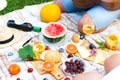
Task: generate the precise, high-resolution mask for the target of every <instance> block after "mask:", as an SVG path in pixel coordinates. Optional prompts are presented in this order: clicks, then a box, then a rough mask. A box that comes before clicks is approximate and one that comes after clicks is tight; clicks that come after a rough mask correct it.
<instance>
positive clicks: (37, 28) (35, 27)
mask: <svg viewBox="0 0 120 80" xmlns="http://www.w3.org/2000/svg"><path fill="white" fill-rule="evenodd" d="M33 30H34V31H37V32H40V31H41V28H40V27H37V26H33Z"/></svg>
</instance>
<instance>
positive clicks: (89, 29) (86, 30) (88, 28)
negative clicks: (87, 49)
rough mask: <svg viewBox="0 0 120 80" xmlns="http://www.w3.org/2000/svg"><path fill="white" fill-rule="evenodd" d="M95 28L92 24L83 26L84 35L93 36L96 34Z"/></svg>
mask: <svg viewBox="0 0 120 80" xmlns="http://www.w3.org/2000/svg"><path fill="white" fill-rule="evenodd" d="M94 30H95V29H94V26H93V25H90V24H85V25H84V26H83V32H84V34H92V33H93V32H94Z"/></svg>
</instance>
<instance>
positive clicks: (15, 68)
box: [8, 64, 21, 75]
mask: <svg viewBox="0 0 120 80" xmlns="http://www.w3.org/2000/svg"><path fill="white" fill-rule="evenodd" d="M8 70H9V73H10V74H12V75H17V74H18V73H19V72H20V71H21V69H20V66H19V65H18V64H11V65H10V66H9V69H8Z"/></svg>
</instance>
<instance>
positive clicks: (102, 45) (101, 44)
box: [95, 40, 107, 50]
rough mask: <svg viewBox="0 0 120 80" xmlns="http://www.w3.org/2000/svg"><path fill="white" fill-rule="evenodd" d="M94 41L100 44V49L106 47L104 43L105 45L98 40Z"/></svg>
mask: <svg viewBox="0 0 120 80" xmlns="http://www.w3.org/2000/svg"><path fill="white" fill-rule="evenodd" d="M95 42H96V43H97V44H98V45H99V46H100V48H101V49H102V50H105V49H107V47H106V45H105V44H104V43H102V42H99V41H97V40H95Z"/></svg>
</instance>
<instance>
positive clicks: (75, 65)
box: [65, 59, 85, 75]
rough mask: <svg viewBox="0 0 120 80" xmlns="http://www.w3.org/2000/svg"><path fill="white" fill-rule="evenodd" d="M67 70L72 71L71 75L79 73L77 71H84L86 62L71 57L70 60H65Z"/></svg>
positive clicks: (67, 71)
mask: <svg viewBox="0 0 120 80" xmlns="http://www.w3.org/2000/svg"><path fill="white" fill-rule="evenodd" d="M65 66H66V69H65V72H66V73H70V74H71V75H74V74H77V73H82V72H84V66H85V65H84V63H83V61H82V60H77V59H76V60H74V59H71V60H70V61H66V62H65Z"/></svg>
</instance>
